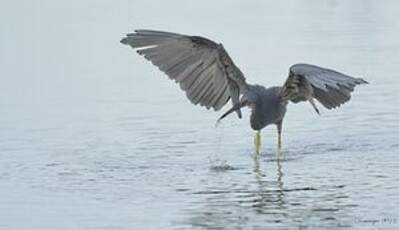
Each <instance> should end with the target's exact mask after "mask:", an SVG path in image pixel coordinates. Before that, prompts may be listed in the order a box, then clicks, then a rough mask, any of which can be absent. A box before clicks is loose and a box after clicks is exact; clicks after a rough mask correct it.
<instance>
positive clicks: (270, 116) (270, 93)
mask: <svg viewBox="0 0 399 230" xmlns="http://www.w3.org/2000/svg"><path fill="white" fill-rule="evenodd" d="M250 92H254V93H256V94H257V96H258V98H257V100H256V101H255V103H254V105H249V107H250V108H251V117H250V124H251V128H252V129H253V130H261V129H263V128H264V127H266V126H268V125H271V124H276V125H277V124H279V123H281V122H282V120H283V118H284V115H285V112H286V110H287V102H285V101H283V100H281V97H280V92H281V87H278V86H274V87H270V88H265V87H263V86H260V85H254V86H250V90H248V93H250Z"/></svg>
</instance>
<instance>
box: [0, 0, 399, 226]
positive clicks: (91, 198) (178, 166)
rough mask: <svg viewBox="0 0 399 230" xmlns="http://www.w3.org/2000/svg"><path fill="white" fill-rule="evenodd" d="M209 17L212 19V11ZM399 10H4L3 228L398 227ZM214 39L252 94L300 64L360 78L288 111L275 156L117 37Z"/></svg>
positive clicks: (70, 5) (356, 5) (105, 0)
mask: <svg viewBox="0 0 399 230" xmlns="http://www.w3.org/2000/svg"><path fill="white" fill-rule="evenodd" d="M211 5H212V6H211ZM398 12H399V2H398V1H394V0H392V1H383V2H382V1H377V0H374V1H360V0H357V1H334V0H329V1H316V0H311V1H299V0H298V1H284V2H283V1H281V2H279V3H278V2H277V1H270V2H267V1H263V2H261V1H245V3H244V1H242V3H233V2H231V1H227V0H224V1H218V2H217V3H216V1H211V0H207V1H200V2H198V1H197V2H192V3H189V2H188V1H187V2H186V1H184V2H183V1H181V2H178V1H159V2H158V3H155V2H153V1H148V2H144V1H143V2H136V1H127V0H126V1H110V0H101V1H8V2H7V3H5V2H4V3H3V4H2V7H1V8H0V13H1V15H2V20H1V21H0V33H1V34H0V65H1V68H0V114H1V115H0V229H1V230H3V229H4V230H14V229H18V230H22V229H29V230H31V229H41V230H43V229H57V230H58V229H61V230H62V229H96V230H98V229H121V230H122V229H123V230H124V229H399V167H398V166H399V154H398V153H399V143H398V137H399V116H398V113H399V106H398V102H397V98H398V97H399V93H398V87H399V80H398V79H399V73H398V68H399V65H398V64H399V61H398V60H399V21H398V20H397V15H398ZM135 28H151V29H163V30H169V31H176V32H181V33H187V34H198V35H203V36H207V37H210V38H212V39H214V40H217V41H221V42H223V44H224V46H225V47H226V49H227V50H228V51H229V53H230V55H231V56H232V57H233V59H234V60H235V62H236V63H237V65H239V66H240V68H241V69H242V71H243V72H244V73H245V74H246V77H247V79H248V81H249V82H251V83H259V84H264V85H266V86H271V85H281V84H282V83H283V82H284V80H285V78H286V76H287V73H288V68H289V66H290V65H291V64H294V63H296V62H309V63H314V64H318V65H322V66H326V67H330V68H334V69H337V70H340V71H342V72H344V73H348V74H351V75H354V76H361V77H364V78H365V79H367V80H368V81H369V82H370V83H371V84H370V85H364V86H360V87H358V88H357V89H356V92H355V94H354V95H353V97H352V100H351V101H350V102H349V103H348V104H346V105H345V106H343V107H341V108H340V109H338V110H336V111H328V110H326V109H322V111H321V113H322V115H321V116H318V115H317V114H315V113H314V111H313V109H312V108H311V106H310V105H309V104H298V105H290V106H289V111H288V113H287V116H286V119H285V123H284V136H283V154H284V159H283V160H280V161H276V160H275V159H276V158H275V154H276V136H277V135H276V130H275V127H268V128H266V129H264V130H263V132H262V136H263V147H262V156H261V158H260V160H258V161H256V160H254V159H253V158H252V154H253V151H254V149H253V132H252V131H251V129H250V128H249V125H248V115H249V114H248V111H246V112H245V114H244V116H245V118H244V119H242V120H238V119H237V118H236V117H235V116H231V117H228V118H227V119H226V120H224V121H223V122H222V124H221V125H220V126H219V127H218V128H215V127H214V124H215V121H216V119H217V118H218V116H220V115H221V112H220V113H215V112H212V111H206V110H205V109H203V108H200V107H195V106H192V105H190V103H189V102H188V101H187V100H186V98H185V96H184V93H183V92H181V91H180V90H179V87H177V86H176V85H175V84H174V83H173V82H171V81H169V80H167V78H166V77H165V76H164V75H163V74H162V73H160V72H159V71H158V70H157V69H156V68H154V67H153V66H152V65H151V64H149V63H147V62H146V61H145V60H143V59H142V58H141V57H138V56H137V55H136V54H135V53H134V52H133V51H132V50H131V49H129V48H128V47H125V46H122V45H121V44H119V40H120V38H121V37H122V36H123V35H124V34H125V33H127V32H131V31H132V30H133V29H135Z"/></svg>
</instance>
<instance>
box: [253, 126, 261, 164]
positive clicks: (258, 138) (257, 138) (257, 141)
mask: <svg viewBox="0 0 399 230" xmlns="http://www.w3.org/2000/svg"><path fill="white" fill-rule="evenodd" d="M254 144H255V154H256V157H258V156H259V154H260V146H261V135H260V130H256V132H255V139H254Z"/></svg>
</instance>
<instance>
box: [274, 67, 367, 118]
mask: <svg viewBox="0 0 399 230" xmlns="http://www.w3.org/2000/svg"><path fill="white" fill-rule="evenodd" d="M366 83H368V82H367V81H365V80H363V79H362V78H354V77H351V76H348V75H346V74H343V73H340V72H337V71H335V70H331V69H327V68H323V67H319V66H315V65H310V64H295V65H293V66H291V68H290V73H289V76H288V78H287V80H286V82H285V83H284V86H283V87H282V90H281V96H282V98H283V99H284V100H290V101H292V102H294V103H298V102H301V101H309V102H312V100H313V99H312V98H316V99H317V100H318V101H319V102H320V103H321V104H322V105H323V106H324V107H326V108H327V109H333V108H336V107H339V106H340V105H342V104H344V103H345V102H347V101H349V100H350V98H351V92H353V90H354V88H355V86H356V85H359V84H366ZM314 107H315V106H314ZM315 109H316V111H318V110H317V108H316V107H315Z"/></svg>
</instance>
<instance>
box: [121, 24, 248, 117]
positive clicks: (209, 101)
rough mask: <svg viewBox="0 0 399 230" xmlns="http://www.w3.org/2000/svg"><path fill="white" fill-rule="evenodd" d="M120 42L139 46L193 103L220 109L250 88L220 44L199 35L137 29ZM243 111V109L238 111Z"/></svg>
mask: <svg viewBox="0 0 399 230" xmlns="http://www.w3.org/2000/svg"><path fill="white" fill-rule="evenodd" d="M121 43H123V44H126V45H129V46H131V47H132V48H134V49H137V53H138V54H140V55H142V56H144V58H146V59H147V60H149V61H151V62H152V63H153V64H154V65H155V66H157V67H158V68H159V69H160V70H161V71H163V72H164V73H166V75H168V77H169V78H170V79H173V80H174V81H176V82H177V83H179V85H180V88H181V89H182V90H184V91H185V92H186V96H187V98H188V99H189V100H190V101H191V102H192V103H193V104H200V105H201V106H205V107H206V108H208V109H209V108H213V109H214V110H220V109H221V108H222V107H223V106H224V105H225V104H226V103H227V101H228V100H229V98H232V103H233V104H235V103H238V98H239V95H240V94H242V93H244V92H245V91H246V90H247V83H246V81H245V77H244V75H243V74H242V72H241V71H240V69H239V68H238V67H237V66H236V65H235V64H234V62H233V61H232V59H231V58H230V56H229V55H228V53H227V52H226V50H225V49H224V48H223V46H222V45H221V44H217V43H215V42H213V41H211V40H209V39H207V38H204V37H199V36H187V35H182V34H176V33H170V32H164V31H154V30H135V32H134V33H130V34H127V35H126V37H124V38H123V39H122V40H121ZM238 114H240V112H238Z"/></svg>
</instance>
